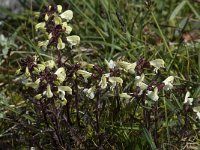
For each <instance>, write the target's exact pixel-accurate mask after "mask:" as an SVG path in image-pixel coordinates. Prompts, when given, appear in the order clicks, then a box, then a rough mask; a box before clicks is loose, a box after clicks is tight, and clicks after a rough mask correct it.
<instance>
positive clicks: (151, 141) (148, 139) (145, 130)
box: [142, 127, 157, 150]
mask: <svg viewBox="0 0 200 150" xmlns="http://www.w3.org/2000/svg"><path fill="white" fill-rule="evenodd" d="M142 130H143V133H144V136H145V138H146V139H147V141H148V142H149V144H150V145H151V149H152V150H156V149H157V148H156V145H155V143H154V141H153V138H152V136H151V133H149V131H148V130H147V129H146V128H144V127H143V128H142Z"/></svg>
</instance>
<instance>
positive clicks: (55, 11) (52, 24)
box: [35, 5, 80, 50]
mask: <svg viewBox="0 0 200 150" xmlns="http://www.w3.org/2000/svg"><path fill="white" fill-rule="evenodd" d="M41 18H42V20H43V22H40V23H38V24H37V25H36V26H35V29H36V31H38V30H40V31H41V32H43V33H44V34H45V35H46V37H47V39H46V40H44V41H39V42H38V46H39V47H43V48H44V49H47V47H48V46H53V47H56V49H58V50H61V49H64V48H65V47H66V43H68V44H69V47H72V46H75V45H77V44H79V42H80V37H79V36H77V35H71V36H69V34H70V33H71V31H72V27H71V26H70V25H69V21H70V20H71V19H72V18H73V12H72V11H71V10H66V11H64V12H62V6H61V5H57V6H48V7H47V8H46V10H45V12H44V13H43V14H42V15H41Z"/></svg>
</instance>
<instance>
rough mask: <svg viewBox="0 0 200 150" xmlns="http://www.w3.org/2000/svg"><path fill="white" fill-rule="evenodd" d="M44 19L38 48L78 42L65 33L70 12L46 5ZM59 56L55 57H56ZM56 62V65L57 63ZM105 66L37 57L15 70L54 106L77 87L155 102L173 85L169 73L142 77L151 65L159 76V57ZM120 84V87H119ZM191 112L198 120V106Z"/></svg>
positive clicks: (89, 95) (86, 93) (84, 91)
mask: <svg viewBox="0 0 200 150" xmlns="http://www.w3.org/2000/svg"><path fill="white" fill-rule="evenodd" d="M41 17H43V18H44V21H43V22H40V23H38V24H37V25H36V26H35V28H36V31H38V30H40V32H42V33H44V35H45V36H46V37H47V38H48V39H47V40H44V41H40V42H39V43H38V46H39V47H42V48H43V49H44V50H46V49H50V48H52V49H55V50H57V51H59V55H60V52H62V51H61V50H63V49H66V45H67V44H68V46H69V48H72V47H73V46H76V45H78V44H79V42H80V38H79V36H77V35H71V36H70V35H69V34H70V33H71V31H72V27H71V26H70V25H69V21H70V20H71V19H72V17H73V12H72V11H71V10H67V11H64V12H62V6H61V5H57V6H48V7H47V8H46V10H45V12H44V13H43V14H42V15H41ZM60 57H61V56H59V57H58V58H57V59H60V60H61V58H60ZM58 63H59V64H58ZM105 64H106V67H100V66H99V65H94V64H84V65H83V64H70V63H66V62H65V63H62V62H61V61H58V62H57V61H56V62H55V61H54V60H47V61H41V60H40V59H39V57H37V56H35V57H28V58H26V59H25V60H23V61H21V68H20V70H19V71H18V73H21V79H22V81H23V84H24V85H25V87H26V88H28V89H32V94H33V97H34V99H35V100H39V101H43V100H54V101H56V105H57V107H62V106H64V105H66V103H67V101H68V98H73V97H74V96H75V95H76V94H75V92H77V90H78V91H79V92H80V93H81V95H84V96H85V97H87V98H88V99H95V96H96V95H97V93H98V91H99V90H102V91H106V93H108V94H109V95H112V93H114V92H115V90H116V88H117V89H120V90H118V95H119V97H120V98H121V99H125V100H133V99H134V98H139V97H147V98H145V99H144V104H145V103H148V100H149V101H153V102H156V101H158V99H159V94H158V93H159V91H161V90H163V89H164V90H167V91H168V90H171V89H172V88H173V82H174V76H169V77H167V78H166V79H165V80H163V81H160V82H159V81H158V78H155V79H152V80H150V81H149V79H145V73H144V72H145V69H146V70H148V69H151V68H153V74H154V76H155V77H156V76H157V75H159V72H160V69H162V68H164V67H165V66H164V61H163V60H162V59H155V60H152V61H146V60H144V59H140V60H138V61H137V62H134V63H129V62H126V61H122V60H118V61H116V62H114V61H112V60H110V61H109V62H108V61H107V60H105ZM129 76H131V77H132V76H134V85H133V86H134V87H135V89H134V90H132V91H131V92H130V91H129V92H125V91H123V87H124V86H125V84H126V83H124V80H126V78H128V77H129ZM75 80H76V81H79V82H78V86H77V88H78V89H76V90H74V89H73V87H74V84H75V83H76V84H77V82H72V81H75ZM119 87H120V88H119ZM192 100H193V99H192V98H189V94H188V93H187V94H186V97H185V102H184V103H188V104H191V103H192ZM193 110H194V112H196V113H197V116H198V117H199V119H200V111H199V108H198V107H194V109H193Z"/></svg>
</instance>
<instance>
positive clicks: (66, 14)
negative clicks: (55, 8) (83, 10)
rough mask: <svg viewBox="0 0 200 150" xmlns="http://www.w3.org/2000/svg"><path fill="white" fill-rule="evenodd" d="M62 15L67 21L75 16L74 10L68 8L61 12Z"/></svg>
mask: <svg viewBox="0 0 200 150" xmlns="http://www.w3.org/2000/svg"><path fill="white" fill-rule="evenodd" d="M60 17H61V18H63V19H66V20H67V21H70V20H71V19H72V18H73V12H72V11H71V10H66V11H65V12H63V13H62V14H60Z"/></svg>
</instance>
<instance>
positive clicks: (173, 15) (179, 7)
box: [169, 0, 187, 24]
mask: <svg viewBox="0 0 200 150" xmlns="http://www.w3.org/2000/svg"><path fill="white" fill-rule="evenodd" d="M186 3H187V1H186V0H184V1H182V2H181V3H179V5H178V6H177V7H176V8H175V9H174V11H173V12H172V14H171V16H170V17H169V22H170V23H172V24H174V19H175V18H176V16H177V15H178V13H179V12H180V11H181V9H182V8H183V7H184V6H185V4H186Z"/></svg>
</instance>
